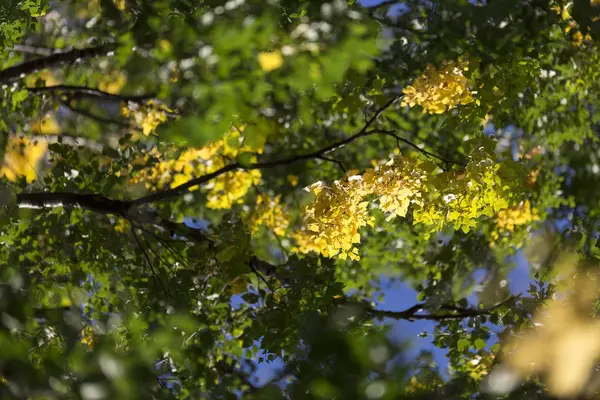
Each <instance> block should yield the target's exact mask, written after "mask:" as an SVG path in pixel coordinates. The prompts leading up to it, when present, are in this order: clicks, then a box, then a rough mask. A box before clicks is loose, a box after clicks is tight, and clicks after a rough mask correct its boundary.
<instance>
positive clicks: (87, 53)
mask: <svg viewBox="0 0 600 400" xmlns="http://www.w3.org/2000/svg"><path fill="white" fill-rule="evenodd" d="M114 48H115V45H114V44H107V45H101V46H96V47H88V48H84V49H73V50H70V51H66V52H61V53H54V54H50V55H48V56H46V57H42V58H37V59H35V60H31V61H25V62H23V63H21V64H17V65H15V66H12V67H8V68H5V69H3V70H1V71H0V83H8V82H11V81H13V80H15V79H18V78H19V77H20V76H21V75H27V74H31V73H33V72H36V71H39V70H40V69H44V68H52V67H55V66H57V65H60V64H71V63H74V62H76V61H77V60H80V59H83V58H91V57H97V56H100V55H105V54H107V53H109V52H110V51H112V50H114Z"/></svg>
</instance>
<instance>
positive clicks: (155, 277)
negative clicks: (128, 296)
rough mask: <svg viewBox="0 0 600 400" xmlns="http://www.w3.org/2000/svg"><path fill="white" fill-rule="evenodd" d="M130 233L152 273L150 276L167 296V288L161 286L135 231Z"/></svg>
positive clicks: (161, 283)
mask: <svg viewBox="0 0 600 400" xmlns="http://www.w3.org/2000/svg"><path fill="white" fill-rule="evenodd" d="M131 233H132V234H133V238H134V239H135V242H136V243H137V245H138V247H139V248H140V251H141V252H142V254H143V255H144V258H145V260H146V263H148V267H149V268H150V271H151V272H152V276H153V277H154V279H156V280H157V281H158V283H159V284H160V286H161V287H162V288H163V290H164V292H165V293H166V294H168V293H169V291H168V290H167V288H166V287H165V285H164V284H163V282H162V281H161V280H160V278H159V277H158V275H157V273H156V271H155V270H154V266H153V265H152V262H151V261H150V257H149V256H148V253H146V250H144V246H142V243H141V242H140V239H139V238H138V236H137V234H136V233H135V229H131Z"/></svg>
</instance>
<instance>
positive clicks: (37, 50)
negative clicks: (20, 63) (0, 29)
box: [11, 44, 68, 57]
mask: <svg viewBox="0 0 600 400" xmlns="http://www.w3.org/2000/svg"><path fill="white" fill-rule="evenodd" d="M11 50H12V51H16V52H18V53H27V54H35V55H36V56H43V57H48V56H51V55H52V54H58V53H64V52H66V51H68V50H65V49H49V48H47V47H40V46H31V45H28V44H15V45H14V46H13V48H12V49H11Z"/></svg>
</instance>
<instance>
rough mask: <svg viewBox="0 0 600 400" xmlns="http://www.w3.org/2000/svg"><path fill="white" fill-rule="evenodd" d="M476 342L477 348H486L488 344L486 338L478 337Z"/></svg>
mask: <svg viewBox="0 0 600 400" xmlns="http://www.w3.org/2000/svg"><path fill="white" fill-rule="evenodd" d="M474 344H475V348H476V349H477V350H481V349H484V348H485V346H487V343H486V342H485V340H483V339H477V340H475V343H474Z"/></svg>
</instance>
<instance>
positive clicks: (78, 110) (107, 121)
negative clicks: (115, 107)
mask: <svg viewBox="0 0 600 400" xmlns="http://www.w3.org/2000/svg"><path fill="white" fill-rule="evenodd" d="M60 103H61V104H62V105H63V106H65V107H67V108H68V109H69V110H71V111H72V112H73V113H75V114H79V115H81V116H83V117H86V118H90V119H93V120H94V121H96V122H100V123H102V124H113V125H117V126H120V127H122V128H129V127H130V125H129V124H128V123H126V122H122V121H117V120H114V119H110V118H106V117H103V116H101V115H97V114H94V113H92V112H90V111H87V110H84V109H81V108H78V107H75V106H72V105H71V104H69V102H67V101H61V102H60Z"/></svg>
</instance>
